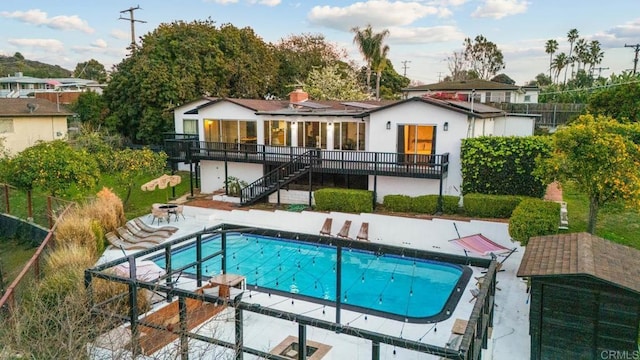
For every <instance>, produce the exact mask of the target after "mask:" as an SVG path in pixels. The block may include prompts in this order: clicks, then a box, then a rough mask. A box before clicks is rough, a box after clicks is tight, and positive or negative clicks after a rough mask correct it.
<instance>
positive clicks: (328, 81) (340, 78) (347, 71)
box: [304, 65, 368, 100]
mask: <svg viewBox="0 0 640 360" xmlns="http://www.w3.org/2000/svg"><path fill="white" fill-rule="evenodd" d="M304 90H305V91H306V92H307V93H308V94H309V97H310V98H312V99H314V100H364V99H366V98H367V96H368V95H367V94H366V93H365V92H363V91H362V89H360V86H359V83H358V78H357V76H356V74H355V72H354V71H353V69H351V68H343V69H341V68H340V67H339V66H338V65H329V66H326V67H323V68H320V69H313V70H311V72H310V73H309V76H308V77H307V81H306V82H305V86H304Z"/></svg>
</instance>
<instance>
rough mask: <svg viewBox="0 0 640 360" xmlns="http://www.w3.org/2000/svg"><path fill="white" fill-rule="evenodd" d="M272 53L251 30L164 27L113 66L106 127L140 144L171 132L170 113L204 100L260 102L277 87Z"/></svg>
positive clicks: (206, 23)
mask: <svg viewBox="0 0 640 360" xmlns="http://www.w3.org/2000/svg"><path fill="white" fill-rule="evenodd" d="M277 68H278V67H277V64H276V62H275V58H274V56H273V51H272V49H271V47H270V46H268V45H267V44H266V43H264V41H262V39H260V38H259V37H257V36H256V34H255V33H254V32H253V30H251V29H250V28H243V29H238V28H236V27H234V26H232V25H223V26H222V27H220V28H217V27H215V26H214V24H213V22H212V21H194V22H191V23H185V22H180V21H179V22H174V23H171V24H161V25H160V26H159V27H158V28H156V29H155V30H154V31H153V32H151V33H149V34H147V35H145V36H144V37H143V38H142V45H141V46H140V47H137V48H136V49H135V50H134V51H133V52H132V54H131V55H130V56H129V57H127V58H125V59H124V60H123V61H122V62H121V63H119V64H117V65H116V66H115V71H114V72H113V73H112V74H111V79H110V81H109V84H108V86H107V87H106V88H105V90H104V98H105V101H106V103H107V107H108V109H109V116H108V118H107V119H106V123H107V124H108V126H109V127H113V128H115V129H117V130H118V131H119V132H120V133H121V134H123V135H124V136H125V137H127V138H129V139H130V140H131V141H133V142H136V143H146V144H151V143H156V144H157V143H160V142H161V141H162V133H164V132H168V131H173V128H174V125H173V114H172V109H173V108H174V107H175V106H177V105H179V104H183V103H185V102H187V101H191V100H193V99H197V98H199V97H201V96H203V95H212V96H219V97H240V98H259V97H262V96H264V95H266V94H267V93H268V91H269V88H270V87H271V86H272V85H273V84H275V83H276V81H275V77H276V74H277Z"/></svg>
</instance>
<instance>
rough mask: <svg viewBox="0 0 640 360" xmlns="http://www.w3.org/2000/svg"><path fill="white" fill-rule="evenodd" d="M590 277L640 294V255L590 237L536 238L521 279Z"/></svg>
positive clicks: (598, 238)
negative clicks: (566, 276)
mask: <svg viewBox="0 0 640 360" xmlns="http://www.w3.org/2000/svg"><path fill="white" fill-rule="evenodd" d="M562 275H587V276H592V277H595V278H598V279H600V280H602V281H604V282H607V283H610V284H613V285H616V286H618V287H623V288H626V289H628V290H631V291H633V292H636V293H639V294H640V251H639V250H636V249H633V248H630V247H627V246H624V245H620V244H616V243H614V242H611V241H609V240H606V239H603V238H600V237H598V236H595V235H592V234H589V233H585V232H582V233H571V234H556V235H549V236H538V237H532V238H531V239H530V240H529V243H528V244H527V249H526V251H525V253H524V257H523V259H522V262H521V263H520V268H519V269H518V276H519V277H525V276H531V277H538V276H545V277H552V276H562Z"/></svg>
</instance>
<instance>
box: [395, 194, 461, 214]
mask: <svg viewBox="0 0 640 360" xmlns="http://www.w3.org/2000/svg"><path fill="white" fill-rule="evenodd" d="M438 198H439V195H421V196H417V197H411V196H407V195H386V196H385V197H384V200H383V204H384V206H385V208H387V210H389V211H395V212H416V213H421V214H435V213H436V211H437V210H438ZM459 202H460V198H459V197H458V196H452V195H443V196H442V212H443V213H444V214H457V213H458V210H459V209H460V206H459Z"/></svg>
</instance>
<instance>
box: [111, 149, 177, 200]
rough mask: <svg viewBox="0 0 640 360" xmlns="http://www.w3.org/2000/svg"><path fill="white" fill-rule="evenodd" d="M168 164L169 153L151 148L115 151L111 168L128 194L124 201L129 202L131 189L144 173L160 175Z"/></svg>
mask: <svg viewBox="0 0 640 360" xmlns="http://www.w3.org/2000/svg"><path fill="white" fill-rule="evenodd" d="M166 164H167V154H165V153H164V152H161V153H156V152H153V151H151V150H150V149H142V150H134V149H123V150H119V151H116V152H114V153H113V159H112V162H111V169H112V173H113V174H115V175H117V179H118V184H119V186H120V187H121V188H122V190H124V192H126V194H127V195H126V197H125V198H124V200H123V201H122V202H123V203H124V205H125V206H126V205H127V204H128V203H129V198H130V197H131V191H132V190H133V187H134V186H135V185H136V181H139V180H140V177H141V176H142V175H151V176H158V175H160V174H162V171H163V170H164V168H165V166H166ZM147 180H149V179H147Z"/></svg>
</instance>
